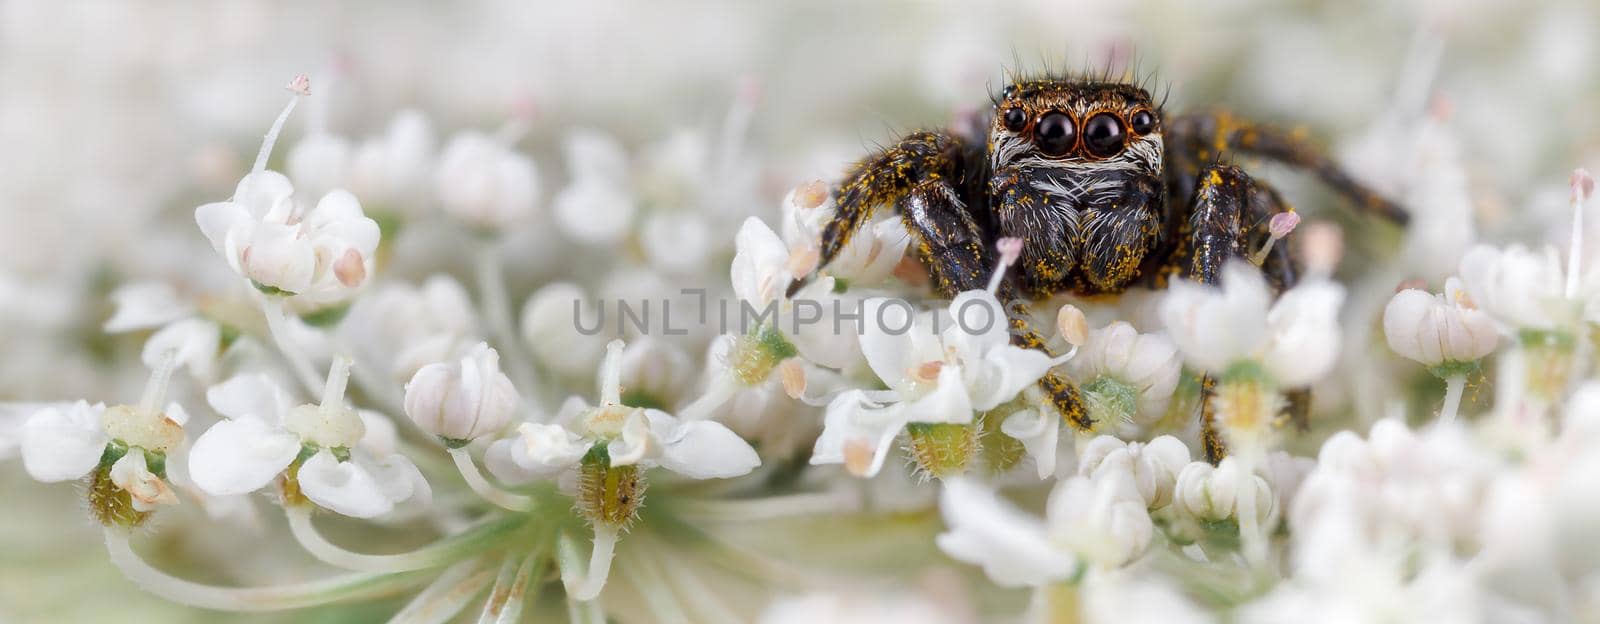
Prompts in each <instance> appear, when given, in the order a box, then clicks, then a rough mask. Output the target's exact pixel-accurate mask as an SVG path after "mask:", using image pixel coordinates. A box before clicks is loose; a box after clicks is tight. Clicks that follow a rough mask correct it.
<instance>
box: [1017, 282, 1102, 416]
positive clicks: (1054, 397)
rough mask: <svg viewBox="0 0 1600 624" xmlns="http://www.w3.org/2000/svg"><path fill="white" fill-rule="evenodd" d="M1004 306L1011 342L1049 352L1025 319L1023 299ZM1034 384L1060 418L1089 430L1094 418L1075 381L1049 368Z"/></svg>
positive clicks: (1037, 333) (1041, 338)
mask: <svg viewBox="0 0 1600 624" xmlns="http://www.w3.org/2000/svg"><path fill="white" fill-rule="evenodd" d="M1006 310H1007V312H1009V313H1010V317H1011V344H1013V345H1016V346H1019V347H1022V348H1025V349H1035V350H1038V351H1043V352H1045V353H1050V349H1049V348H1048V347H1047V346H1045V341H1044V336H1042V335H1040V333H1039V331H1038V330H1036V329H1034V328H1033V324H1032V323H1030V322H1028V318H1029V317H1030V313H1029V311H1028V304H1027V303H1026V302H1025V301H1023V300H1021V299H1016V300H1013V301H1012V302H1011V303H1010V304H1009V305H1007V306H1006ZM1052 355H1053V354H1052ZM1037 385H1038V386H1039V389H1040V390H1042V391H1044V395H1045V398H1046V399H1048V400H1049V401H1050V405H1051V406H1053V407H1055V408H1056V413H1057V414H1060V415H1061V419H1062V420H1065V421H1067V423H1068V424H1070V425H1072V427H1073V428H1074V429H1077V430H1079V431H1089V430H1090V429H1091V428H1093V427H1094V420H1093V419H1091V418H1089V410H1088V409H1086V408H1084V406H1083V395H1082V394H1080V393H1079V392H1078V384H1076V383H1073V381H1072V380H1071V379H1068V378H1067V377H1066V376H1065V375H1060V374H1057V373H1053V372H1052V373H1045V376H1044V377H1041V378H1039V383H1038V384H1037Z"/></svg>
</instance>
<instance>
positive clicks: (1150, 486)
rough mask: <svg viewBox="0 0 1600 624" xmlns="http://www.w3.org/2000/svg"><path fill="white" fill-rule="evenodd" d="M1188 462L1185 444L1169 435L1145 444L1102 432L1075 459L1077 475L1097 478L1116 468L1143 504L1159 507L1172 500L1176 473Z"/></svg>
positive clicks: (1187, 451)
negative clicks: (1101, 434)
mask: <svg viewBox="0 0 1600 624" xmlns="http://www.w3.org/2000/svg"><path fill="white" fill-rule="evenodd" d="M1188 465H1189V447H1187V446H1184V444H1183V442H1182V441H1180V440H1178V439H1177V438H1174V437H1172V436H1170V435H1164V436H1161V437H1158V438H1156V439H1154V440H1151V441H1149V442H1147V443H1140V442H1123V441H1122V440H1119V439H1117V438H1115V437H1113V436H1108V435H1103V436H1098V437H1096V438H1095V439H1093V440H1091V441H1090V442H1089V444H1088V445H1087V446H1085V447H1084V448H1083V451H1082V454H1081V456H1080V457H1079V458H1078V474H1079V475H1081V476H1085V477H1095V478H1099V474H1100V473H1102V472H1105V471H1119V472H1123V473H1125V474H1127V475H1128V477H1129V478H1130V479H1131V480H1132V482H1133V484H1134V487H1135V489H1137V490H1138V492H1139V496H1140V497H1141V498H1143V499H1144V502H1145V506H1146V507H1149V508H1150V509H1160V508H1162V507H1165V506H1166V505H1167V503H1169V502H1172V499H1173V490H1174V488H1176V487H1177V483H1178V474H1179V472H1181V471H1182V470H1183V469H1184V468H1185V467H1186V466H1188Z"/></svg>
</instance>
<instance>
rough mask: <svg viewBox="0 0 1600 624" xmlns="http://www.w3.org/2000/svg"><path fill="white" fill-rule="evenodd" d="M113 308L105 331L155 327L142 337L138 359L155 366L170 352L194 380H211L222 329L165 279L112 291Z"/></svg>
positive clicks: (125, 330) (219, 347)
mask: <svg viewBox="0 0 1600 624" xmlns="http://www.w3.org/2000/svg"><path fill="white" fill-rule="evenodd" d="M111 300H112V302H113V303H115V304H116V311H115V312H113V313H112V315H111V318H110V319H108V320H107V321H106V323H105V326H104V329H105V331H106V332H108V333H121V332H129V331H139V330H144V329H152V328H159V329H156V332H155V333H154V334H151V336H150V338H148V339H146V340H145V343H144V349H143V350H142V351H141V353H140V359H141V360H142V361H143V362H144V364H145V366H148V367H151V368H155V367H156V366H158V365H159V364H160V360H161V359H162V358H163V357H165V356H166V354H167V353H168V352H169V351H173V352H176V353H177V355H176V357H177V361H178V363H179V364H180V365H182V366H183V367H185V368H187V369H188V370H189V372H190V374H192V375H194V376H195V378H197V379H202V380H208V381H209V380H210V379H211V375H212V372H213V371H214V369H215V368H216V362H217V355H218V352H219V351H220V349H221V346H222V328H221V327H220V326H219V325H217V323H216V322H214V321H211V320H210V319H207V318H205V317H203V316H194V314H195V306H194V305H193V304H192V303H191V302H189V301H186V300H184V299H183V298H182V297H180V296H179V295H178V292H177V290H176V289H174V288H173V287H172V285H170V284H167V283H165V282H135V283H131V284H126V285H123V286H120V287H118V288H117V289H116V290H114V291H112V292H111Z"/></svg>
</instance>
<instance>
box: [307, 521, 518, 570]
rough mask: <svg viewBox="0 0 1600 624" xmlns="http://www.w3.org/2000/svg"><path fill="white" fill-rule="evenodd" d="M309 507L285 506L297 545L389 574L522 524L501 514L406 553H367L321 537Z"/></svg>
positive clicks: (483, 543) (486, 541) (463, 550)
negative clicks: (350, 549) (497, 517)
mask: <svg viewBox="0 0 1600 624" xmlns="http://www.w3.org/2000/svg"><path fill="white" fill-rule="evenodd" d="M311 509H312V508H311V506H309V505H297V506H290V507H288V508H287V509H286V511H287V515H288V517H289V530H290V532H292V533H294V538H295V540H296V541H299V542H300V546H301V547H303V548H305V549H306V551H307V552H309V553H311V555H312V556H314V557H316V558H317V559H319V560H321V561H323V562H324V563H328V564H331V565H336V566H339V567H342V568H349V569H351V570H362V571H367V572H390V573H392V572H404V571H408V570H422V569H426V568H435V567H438V566H441V565H444V564H447V563H450V562H453V561H456V560H459V559H461V558H462V557H463V556H465V555H468V554H470V553H473V552H477V551H479V550H482V549H484V548H486V547H488V546H489V545H491V544H492V543H494V542H495V540H496V539H498V538H499V537H500V536H501V535H503V534H505V533H507V532H509V531H511V530H514V529H516V528H517V527H520V526H521V525H522V519H521V518H519V517H517V516H504V517H501V518H499V519H497V520H494V521H491V522H487V523H483V524H480V525H478V526H477V527H474V528H471V529H468V530H466V531H464V532H462V533H459V534H457V535H453V536H450V537H448V538H445V539H442V540H440V541H437V542H434V543H432V544H429V545H427V546H423V547H422V548H419V549H417V550H413V551H411V552H408V553H399V554H394V555H367V554H362V553H355V552H350V551H348V550H345V549H344V548H341V547H339V546H337V545H335V544H334V543H332V542H329V541H328V540H327V539H326V538H324V537H323V536H322V533H320V532H318V531H317V527H316V525H315V524H313V523H312V522H311Z"/></svg>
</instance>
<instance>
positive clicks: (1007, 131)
mask: <svg viewBox="0 0 1600 624" xmlns="http://www.w3.org/2000/svg"><path fill="white" fill-rule="evenodd" d="M993 102H994V107H993V109H991V111H990V112H989V113H988V114H987V118H986V119H979V120H978V121H976V122H974V123H975V125H974V127H973V129H971V130H969V131H967V132H959V133H958V132H952V131H923V132H915V133H912V134H910V135H908V136H906V137H904V138H902V139H900V140H899V141H898V142H896V143H895V144H893V145H891V146H889V147H887V148H884V149H881V150H879V151H878V152H877V153H874V154H872V155H870V156H868V157H866V158H864V159H863V160H861V161H859V162H857V163H856V164H855V165H854V166H853V167H851V168H850V169H849V170H848V172H847V173H846V175H845V176H844V178H843V179H842V181H841V182H840V183H839V184H838V185H837V186H836V187H835V188H834V189H833V191H832V192H833V196H834V200H835V202H836V206H837V211H836V213H835V215H834V217H833V218H832V220H831V221H830V222H828V223H827V224H825V226H824V228H823V233H822V250H821V261H820V262H819V264H818V266H819V267H823V266H826V265H827V263H828V262H829V261H830V260H832V259H833V258H834V257H835V256H837V255H838V254H839V251H840V250H841V249H843V248H844V246H845V244H846V243H847V242H849V240H850V237H851V235H852V234H854V233H855V232H856V231H857V230H858V229H860V228H861V226H862V224H863V223H865V222H867V221H869V220H870V218H871V215H872V213H873V211H874V210H875V209H877V208H878V207H879V206H886V205H887V206H893V208H894V210H895V211H896V212H897V213H898V215H899V217H900V219H901V222H902V223H903V224H904V225H905V228H906V229H907V230H908V231H909V232H910V233H911V235H912V236H913V242H914V245H913V246H914V248H915V249H916V253H917V257H918V259H919V260H920V261H921V262H922V264H923V265H924V266H925V267H926V268H927V270H928V273H929V276H930V277H931V278H932V279H931V282H932V285H933V287H934V289H935V290H936V291H937V292H938V293H939V294H940V295H941V296H944V297H953V296H955V295H956V294H957V293H959V292H961V291H964V290H973V289H981V288H984V286H985V285H986V283H987V282H988V280H989V274H990V272H992V271H993V270H994V266H995V262H994V261H993V258H994V257H996V253H997V252H996V250H995V244H996V242H997V241H998V240H999V239H1001V238H1003V237H1016V238H1020V239H1022V240H1023V249H1022V254H1021V256H1020V258H1019V259H1018V261H1017V264H1016V266H1015V268H1013V269H1012V270H1011V271H1010V272H1008V273H1007V275H1006V276H1005V280H1004V282H1003V283H1002V287H1001V292H1000V293H999V296H1000V299H1001V300H1002V301H1004V302H1006V307H1007V313H1008V316H1009V317H1010V323H1011V333H1012V342H1013V343H1014V344H1017V345H1019V346H1023V347H1028V348H1034V349H1040V350H1048V349H1047V348H1046V346H1045V341H1044V338H1043V337H1042V336H1041V335H1040V333H1039V332H1038V331H1037V330H1035V329H1034V328H1033V327H1031V326H1030V323H1029V321H1028V320H1027V317H1028V302H1029V301H1028V300H1029V299H1038V298H1045V297H1049V296H1051V295H1054V294H1057V293H1072V294H1076V295H1112V296H1114V295H1116V294H1119V293H1122V292H1124V291H1126V290H1127V289H1129V288H1133V287H1144V288H1163V287H1165V286H1166V285H1167V284H1168V283H1169V282H1170V281H1171V280H1172V279H1174V278H1177V279H1192V280H1196V281H1199V282H1203V283H1207V284H1216V283H1217V281H1218V276H1219V274H1220V272H1221V269H1222V265H1223V263H1224V262H1225V261H1226V260H1228V259H1229V258H1233V257H1244V256H1245V255H1246V254H1248V253H1249V251H1250V250H1252V249H1256V248H1259V247H1260V245H1261V244H1262V243H1263V242H1264V241H1265V240H1266V238H1267V236H1268V231H1267V222H1268V220H1269V218H1270V217H1271V216H1272V215H1273V214H1275V213H1278V212H1282V211H1289V210H1292V208H1291V207H1290V205H1289V204H1288V203H1287V202H1285V201H1284V199H1283V197H1281V196H1280V195H1279V194H1278V192H1277V191H1276V190H1274V189H1273V188H1272V187H1271V186H1269V185H1267V184H1266V183H1264V182H1262V181H1261V180H1257V179H1254V178H1252V177H1251V176H1250V175H1249V174H1247V173H1245V171H1244V170H1242V169H1240V168H1239V167H1237V166H1234V165H1233V164H1231V163H1230V161H1231V160H1232V156H1233V155H1234V154H1236V153H1243V154H1250V155H1255V156H1259V157H1263V158H1266V159H1270V160H1274V161H1279V162H1282V163H1285V164H1288V165H1290V166H1293V167H1298V168H1302V169H1305V170H1308V171H1310V172H1311V173H1312V174H1314V175H1315V176H1316V177H1318V178H1319V179H1320V180H1321V181H1322V182H1323V183H1324V184H1326V185H1327V186H1328V187H1330V188H1332V189H1333V190H1334V191H1336V192H1338V193H1339V194H1341V195H1343V196H1345V197H1346V198H1348V199H1349V200H1350V201H1352V202H1353V203H1354V204H1355V205H1356V206H1357V207H1358V208H1359V209H1360V210H1362V211H1364V212H1367V213H1370V214H1372V215H1376V216H1377V217H1380V218H1382V219H1387V220H1389V221H1392V222H1394V223H1396V224H1400V225H1404V224H1405V222H1406V213H1405V212H1403V211H1402V210H1401V209H1400V208H1399V207H1398V206H1396V205H1395V204H1393V203H1391V202H1389V201H1388V200H1386V199H1384V198H1383V197H1381V196H1379V195H1378V194H1377V193H1374V192H1373V191H1371V190H1369V189H1367V188H1365V187H1363V186H1362V185H1360V184H1359V183H1357V182H1356V181H1355V180H1353V179H1352V178H1351V177H1350V176H1349V175H1348V174H1346V173H1345V172H1344V171H1343V170H1341V169H1340V168H1339V167H1337V166H1336V165H1335V164H1333V162H1331V161H1330V160H1329V159H1328V158H1327V157H1326V156H1325V155H1324V154H1323V153H1322V152H1320V151H1319V150H1318V149H1316V148H1315V147H1314V146H1313V145H1312V144H1310V142H1309V141H1308V140H1307V139H1306V138H1305V137H1304V136H1303V135H1302V134H1301V133H1299V132H1292V131H1287V130H1283V129H1280V128H1276V127H1273V126H1269V125H1263V124H1256V123H1250V122H1247V121H1244V120H1241V119H1238V118H1236V117H1233V116H1231V115H1229V114H1227V113H1225V112H1202V113H1192V114H1183V115H1174V116H1170V117H1169V116H1167V115H1166V113H1165V111H1163V110H1162V107H1161V106H1160V105H1159V104H1158V103H1157V102H1155V101H1154V100H1153V99H1152V98H1151V96H1150V93H1149V92H1148V91H1147V90H1145V89H1144V88H1142V87H1140V86H1139V85H1136V84H1133V83H1130V82H1124V81H1118V80H1113V79H1109V78H1107V77H1104V76H1101V77H1097V78H1088V77H1075V78H1074V77H1047V78H1034V79H1023V80H1015V81H1010V83H1009V84H1008V86H1006V87H1005V88H1004V90H1003V91H1001V92H1000V93H999V94H998V95H997V96H995V97H994V98H993ZM985 122H986V123H985ZM985 126H986V127H985ZM1283 242H1284V243H1287V242H1288V241H1283ZM1261 270H1262V271H1263V272H1264V273H1265V275H1266V276H1267V279H1268V282H1269V283H1271V284H1272V285H1273V287H1274V288H1275V289H1277V290H1278V291H1279V292H1281V291H1282V290H1284V289H1287V288H1289V287H1291V286H1293V285H1294V284H1295V282H1296V281H1297V280H1298V278H1299V269H1298V266H1297V262H1296V259H1295V257H1294V256H1293V254H1292V252H1291V248H1290V245H1288V244H1279V245H1275V246H1274V247H1273V248H1272V249H1271V251H1270V253H1269V254H1268V255H1267V256H1266V257H1265V259H1264V260H1262V261H1261ZM807 279H809V277H808V278H802V279H799V280H796V281H795V282H794V283H793V284H791V286H790V289H789V290H790V293H791V294H793V293H794V292H795V291H796V290H798V288H799V287H800V286H801V285H802V284H804V283H805V281H807ZM1039 386H1040V388H1041V389H1042V390H1043V391H1044V393H1045V395H1046V396H1047V397H1049V402H1051V403H1052V404H1053V405H1054V406H1055V408H1056V409H1057V410H1058V411H1059V412H1060V413H1061V416H1062V417H1063V418H1064V419H1065V420H1066V421H1067V422H1069V423H1071V424H1072V425H1073V426H1074V427H1077V428H1079V429H1083V430H1087V429H1089V428H1090V427H1092V426H1093V424H1094V423H1093V422H1092V420H1091V419H1090V418H1089V416H1088V414H1087V413H1086V410H1085V408H1084V406H1083V404H1082V401H1081V400H1080V396H1079V393H1078V389H1077V387H1076V386H1075V385H1074V384H1073V382H1072V381H1071V380H1069V379H1066V378H1065V377H1063V376H1061V375H1059V374H1056V373H1051V374H1049V375H1047V376H1045V377H1044V378H1043V379H1041V380H1040V381H1039ZM1211 387H1212V382H1211V380H1210V379H1209V378H1206V379H1203V381H1202V388H1203V391H1204V392H1206V393H1207V394H1209V392H1210V389H1211ZM1289 396H1290V400H1289V401H1288V407H1287V408H1286V410H1285V411H1286V414H1285V416H1287V417H1288V418H1290V419H1291V420H1292V421H1294V422H1295V423H1297V424H1299V425H1300V426H1301V427H1304V423H1305V411H1306V409H1307V406H1308V405H1309V394H1308V392H1307V391H1306V390H1305V389H1297V390H1293V391H1291V392H1290V395H1289ZM1201 404H1202V408H1201V416H1200V418H1201V430H1202V434H1201V436H1202V442H1203V444H1204V446H1205V448H1206V454H1207V456H1208V457H1209V458H1210V459H1211V460H1212V461H1219V460H1220V459H1221V457H1222V456H1223V455H1224V454H1225V452H1226V449H1225V448H1223V444H1222V441H1221V439H1220V437H1219V436H1218V435H1217V433H1216V432H1215V430H1214V429H1213V427H1212V423H1211V421H1212V415H1211V413H1210V409H1209V404H1210V401H1209V400H1203V401H1202V402H1201Z"/></svg>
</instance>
